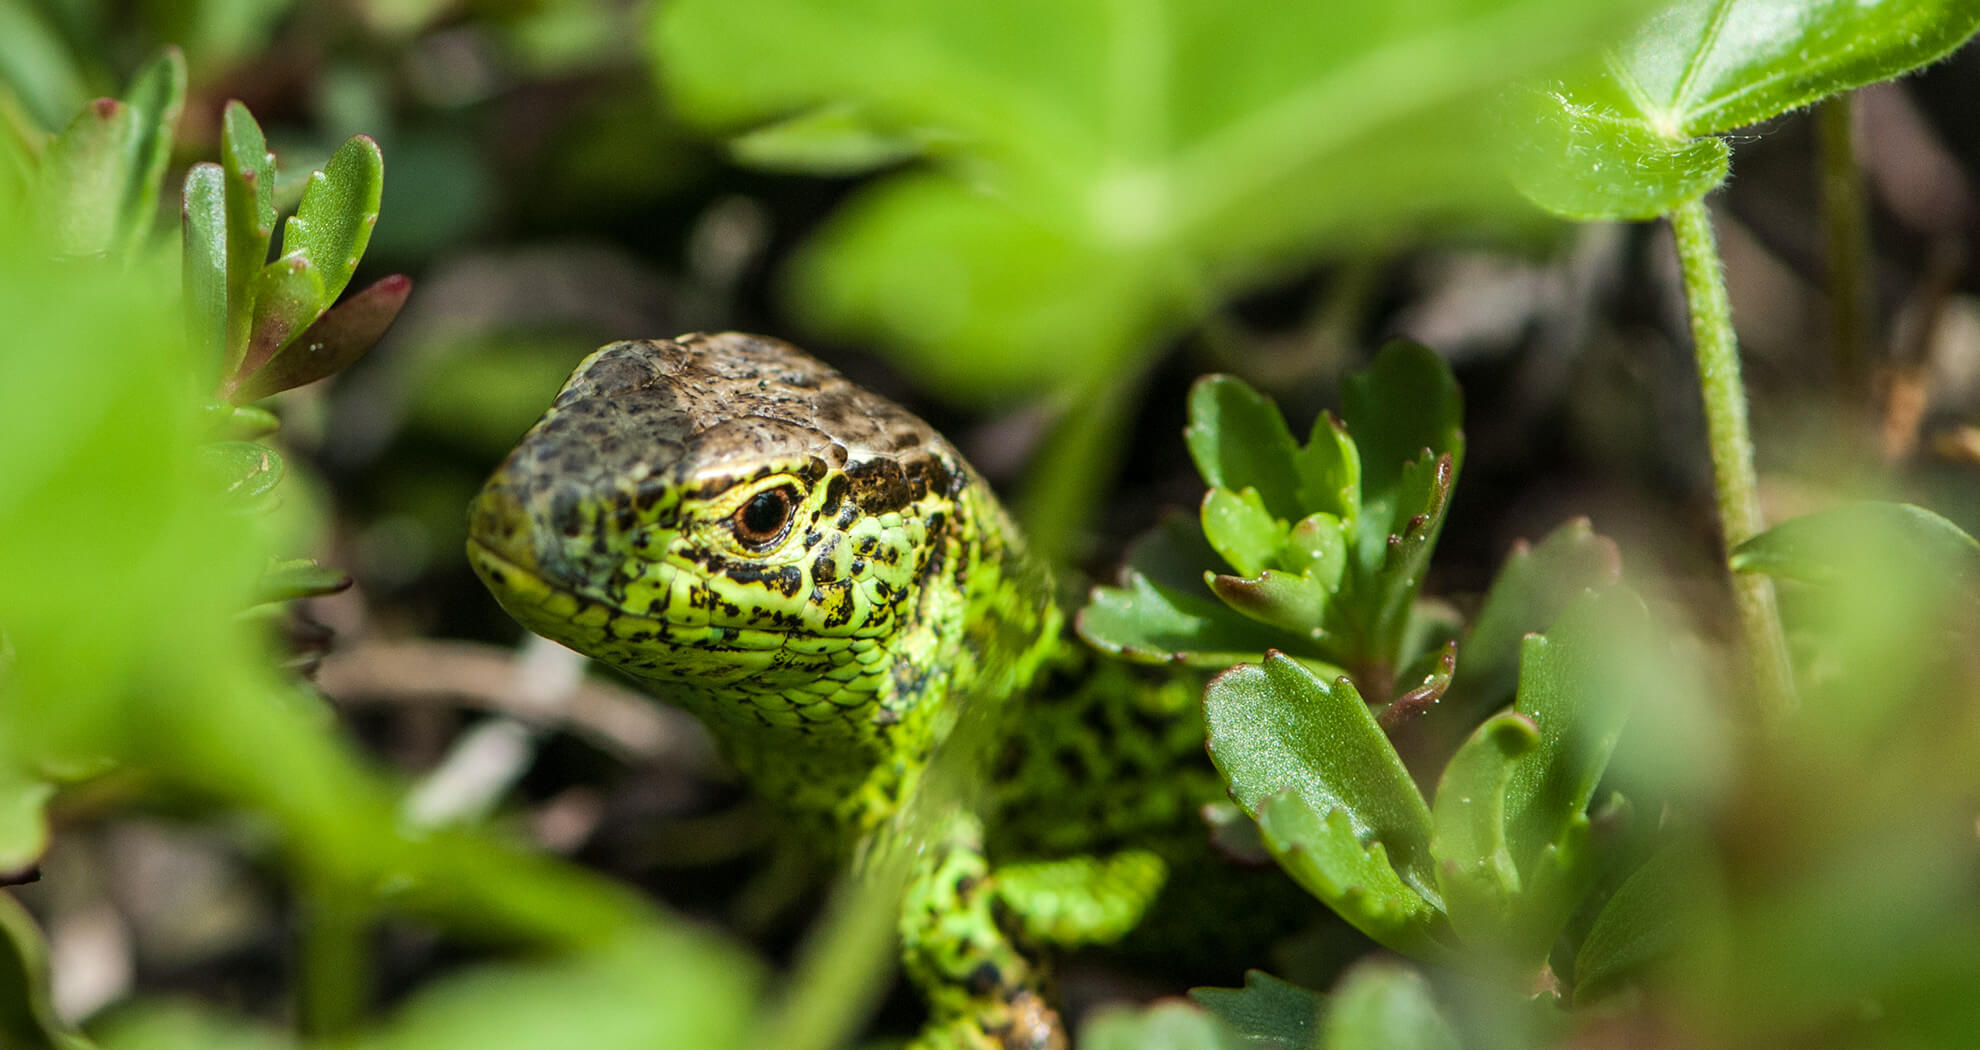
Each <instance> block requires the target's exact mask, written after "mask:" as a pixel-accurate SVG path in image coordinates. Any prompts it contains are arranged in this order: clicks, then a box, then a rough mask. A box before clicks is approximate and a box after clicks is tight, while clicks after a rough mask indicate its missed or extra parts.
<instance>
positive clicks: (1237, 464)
mask: <svg viewBox="0 0 1980 1050" xmlns="http://www.w3.org/2000/svg"><path fill="white" fill-rule="evenodd" d="M1183 440H1184V442H1185V443H1187V444H1188V446H1189V455H1190V458H1191V459H1194V460H1195V461H1196V469H1197V472H1198V473H1200V474H1202V475H1203V483H1204V484H1206V485H1208V486H1210V488H1211V489H1213V490H1215V489H1228V490H1230V491H1232V492H1242V491H1244V490H1246V489H1252V490H1255V491H1256V492H1257V493H1258V498H1259V500H1260V502H1261V503H1262V504H1263V509H1264V510H1265V511H1267V512H1268V513H1269V514H1270V516H1271V517H1273V518H1277V519H1278V520H1279V521H1282V522H1286V521H1298V520H1300V519H1301V518H1304V517H1306V515H1307V514H1309V513H1311V512H1312V511H1315V510H1325V509H1328V508H1327V507H1325V506H1324V505H1323V506H1319V507H1307V506H1305V505H1303V504H1302V503H1301V502H1300V498H1299V489H1298V485H1299V482H1300V479H1301V476H1300V471H1299V469H1298V467H1297V466H1295V457H1296V456H1297V455H1298V453H1299V448H1298V446H1297V445H1295V444H1293V436H1292V431H1290V430H1288V429H1286V419H1285V417H1284V416H1282V415H1280V414H1279V406H1277V405H1275V404H1273V403H1272V401H1271V399H1270V398H1267V397H1265V396H1264V395H1263V394H1260V393H1259V392H1257V391H1256V390H1253V389H1251V387H1250V386H1248V385H1246V384H1245V382H1244V381H1243V380H1241V379H1238V378H1237V377H1235V376H1226V375H1209V376H1204V377H1203V378H1201V379H1198V380H1197V381H1196V384H1195V385H1194V386H1192V387H1190V389H1189V426H1188V427H1187V428H1185V429H1184V430H1183ZM1206 509H1207V505H1206ZM1213 542H1214V541H1213ZM1233 564H1235V563H1233ZM1240 571H1242V570H1240ZM1244 574H1245V575H1247V576H1248V575H1251V573H1249V572H1246V573H1244Z"/></svg>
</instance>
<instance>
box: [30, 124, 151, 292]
mask: <svg viewBox="0 0 1980 1050" xmlns="http://www.w3.org/2000/svg"><path fill="white" fill-rule="evenodd" d="M139 136H140V131H139V128H138V119H137V114H136V113H134V112H132V110H131V107H130V106H127V105H125V104H124V103H122V102H119V101H117V100H116V99H112V98H99V99H97V100H96V101H94V102H91V103H89V104H88V105H86V106H84V107H83V109H82V112H80V113H78V114H76V117H75V119H74V120H72V121H70V122H69V125H68V126H67V127H65V128H63V129H62V133H61V134H59V135H57V136H55V139H54V141H52V142H50V143H49V144H48V149H47V151H46V152H44V153H43V154H42V157H41V176H40V181H39V184H38V193H37V198H38V199H37V203H36V209H37V211H38V213H39V214H40V215H41V217H42V221H43V222H45V223H46V224H47V227H48V232H49V235H50V236H51V238H52V239H53V242H54V246H55V250H57V251H59V252H61V253H63V254H65V255H73V256H86V257H92V256H107V255H108V254H109V253H110V252H111V250H112V249H113V248H116V247H118V246H120V245H122V244H123V233H124V227H123V223H122V218H123V211H122V205H123V201H124V196H125V192H126V190H127V189H128V187H129V186H130V181H131V170H130V158H131V153H132V149H133V147H132V143H133V142H135V141H136V140H137V139H138V138H139Z"/></svg>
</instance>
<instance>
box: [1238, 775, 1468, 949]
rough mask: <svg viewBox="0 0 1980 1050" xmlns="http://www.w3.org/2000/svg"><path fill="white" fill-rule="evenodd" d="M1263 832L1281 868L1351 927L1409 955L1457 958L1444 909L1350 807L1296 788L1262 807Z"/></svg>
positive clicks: (1277, 795) (1260, 824)
mask: <svg viewBox="0 0 1980 1050" xmlns="http://www.w3.org/2000/svg"><path fill="white" fill-rule="evenodd" d="M1258 830H1259V832H1260V833H1261V834H1262V835H1263V836H1264V839H1265V848H1266V849H1267V850H1269V851H1270V852H1271V854H1272V857H1273V859H1274V860H1277V861H1278V862H1279V867H1281V868H1283V869H1285V872H1286V874H1288V875H1291V876H1292V878H1293V881H1294V882H1297V883H1299V884H1300V885H1301V886H1302V887H1304V888H1305V889H1306V891H1307V892H1308V893H1311V894H1313V895H1314V896H1315V897H1317V898H1319V899H1320V900H1321V901H1322V902H1323V903H1325V904H1326V905H1327V906H1328V907H1329V908H1332V909H1333V910H1334V912H1335V913H1336V914H1338V915H1339V916H1340V917H1341V918H1343V919H1345V920H1347V922H1348V924H1349V925H1351V926H1353V927H1354V928H1355V929H1357V930H1360V931H1361V932H1363V933H1365V934H1367V935H1368V936H1369V937H1371V938H1373V939H1374V940H1375V941H1376V942H1377V943H1379V944H1381V945H1383V946H1385V947H1388V948H1392V949H1394V950H1396V951H1399V952H1402V953H1404V954H1406V955H1412V956H1415V957H1417V958H1420V959H1429V960H1436V961H1449V960H1450V958H1451V956H1452V953H1451V949H1450V945H1449V944H1447V943H1445V941H1444V940H1443V937H1445V936H1447V935H1448V934H1447V931H1446V928H1445V925H1444V919H1443V915H1442V914H1441V913H1440V912H1439V910H1438V908H1437V906H1436V905H1435V904H1433V903H1431V902H1430V901H1429V900H1426V899H1425V898H1424V896H1423V894H1422V893H1420V892H1418V889H1417V887H1416V886H1413V885H1411V884H1410V883H1408V882H1405V881H1404V880H1403V878H1402V876H1401V875H1400V874H1399V873H1398V872H1397V870H1396V867H1395V865H1394V864H1393V863H1392V862H1391V861H1390V859H1389V851H1388V848H1387V847H1386V846H1385V845H1383V843H1381V842H1379V841H1376V842H1368V841H1365V840H1364V839H1363V838H1362V837H1361V835H1359V834H1358V833H1357V832H1356V830H1355V827H1354V821H1353V819H1352V818H1351V817H1349V815H1348V813H1347V811H1346V810H1344V809H1341V808H1339V807H1322V806H1318V805H1315V804H1314V803H1313V801H1312V800H1310V799H1308V798H1307V797H1306V796H1305V795H1303V794H1302V793H1300V792H1299V791H1298V790H1297V789H1288V790H1286V791H1282V792H1280V793H1278V794H1275V795H1270V796H1268V797H1266V798H1265V800H1264V801H1263V802H1262V803H1261V804H1260V805H1259V807H1258Z"/></svg>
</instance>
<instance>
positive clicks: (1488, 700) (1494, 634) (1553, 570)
mask: <svg viewBox="0 0 1980 1050" xmlns="http://www.w3.org/2000/svg"><path fill="white" fill-rule="evenodd" d="M1621 579H1622V552H1621V551H1619V550H1617V549H1616V545H1615V542H1614V541H1612V540H1610V539H1608V538H1607V537H1605V536H1598V535H1596V534H1595V531H1594V529H1592V528H1590V527H1589V524H1588V520H1587V519H1586V518H1577V519H1575V520H1573V521H1570V522H1568V523H1566V524H1565V525H1562V526H1560V527H1559V528H1557V529H1555V530H1554V531H1552V532H1550V533H1548V534H1547V537H1546V538H1545V539H1543V540H1541V541H1540V544H1539V545H1538V546H1535V547H1529V546H1527V545H1526V544H1525V543H1518V544H1515V545H1514V546H1513V549H1512V553H1510V554H1508V555H1506V561H1505V564H1504V565H1502V566H1500V567H1499V573H1498V575H1497V576H1495V577H1493V578H1492V589H1491V590H1490V591H1487V592H1486V594H1485V601H1484V604H1483V605H1481V606H1480V607H1479V609H1478V615H1477V616H1476V617H1475V618H1474V619H1473V620H1472V621H1471V633H1470V635H1469V637H1467V638H1466V639H1465V640H1464V660H1463V662H1462V663H1461V664H1460V665H1459V668H1458V676H1457V682H1456V684H1455V686H1454V687H1453V691H1454V693H1455V694H1456V695H1455V696H1454V697H1453V700H1454V701H1459V702H1463V703H1465V704H1466V705H1467V706H1468V707H1472V708H1479V709H1485V710H1490V709H1492V708H1496V707H1499V706H1501V705H1503V704H1504V703H1505V702H1506V701H1507V700H1508V699H1510V698H1511V696H1512V691H1513V686H1514V685H1515V684H1517V682H1518V680H1519V649H1520V639H1521V638H1522V637H1524V636H1526V635H1527V634H1530V633H1532V632H1535V631H1542V630H1545V629H1546V628H1547V626H1548V625H1549V624H1552V623H1553V622H1554V620H1555V618H1556V617H1558V616H1560V614H1561V611H1562V610H1563V609H1565V608H1567V605H1568V603H1569V602H1571V601H1573V600H1574V599H1575V598H1577V597H1579V596H1580V595H1581V592H1583V591H1587V590H1598V589H1600V588H1603V587H1607V586H1610V585H1613V584H1615V583H1617V582H1619V581H1620V580H1621Z"/></svg>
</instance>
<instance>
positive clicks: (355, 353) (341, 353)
mask: <svg viewBox="0 0 1980 1050" xmlns="http://www.w3.org/2000/svg"><path fill="white" fill-rule="evenodd" d="M411 294H412V281H411V279H409V278H407V277H406V276H405V275H403V274H394V275H392V276H390V277H385V278H381V279H380V280H378V281H376V282H374V283H372V284H370V285H367V286H366V287H365V289H364V290H363V291H361V292H358V293H357V294H356V295H353V296H351V297H349V298H347V299H345V300H344V301H343V302H341V303H338V304H337V305H336V306H333V307H331V308H330V309H328V310H326V311H324V313H323V315H322V316H321V317H318V318H317V319H316V323H314V324H312V325H310V326H309V328H308V329H307V330H305V331H304V332H303V334H302V335H301V336H298V337H297V338H296V339H294V340H292V341H291V342H290V343H289V345H288V346H286V347H284V348H282V349H280V350H277V351H276V352H275V356H274V357H273V358H271V359H269V361H268V363H267V364H266V365H263V366H262V367H261V368H260V369H259V370H257V371H256V372H255V373H254V374H253V375H250V376H248V377H247V379H246V380H245V381H244V382H243V383H242V384H241V386H240V388H239V389H238V390H236V391H235V392H234V397H236V398H238V399H240V400H242V401H255V400H259V399H261V398H264V397H267V396H269V395H270V394H275V393H279V392H281V391H283V390H291V389H294V388H296V387H299V386H303V385H305V384H308V383H314V382H316V381H317V380H319V379H323V378H325V377H328V376H333V375H336V374H337V373H338V372H341V371H343V370H344V369H345V368H348V367H349V366H350V365H351V364H352V363H353V362H355V361H356V360H357V359H358V358H360V357H363V356H364V355H365V352H366V351H368V350H370V349H371V348H372V347H373V346H374V345H376V344H377V342H378V340H379V339H381V338H383V337H384V335H385V330H386V329H387V328H389V327H391V325H392V322H393V320H395V319H396V318H397V317H398V316H399V311H400V309H402V308H403V307H404V306H405V305H406V297H407V296H408V295H411Z"/></svg>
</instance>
